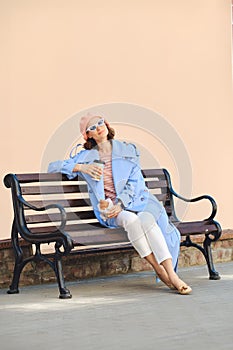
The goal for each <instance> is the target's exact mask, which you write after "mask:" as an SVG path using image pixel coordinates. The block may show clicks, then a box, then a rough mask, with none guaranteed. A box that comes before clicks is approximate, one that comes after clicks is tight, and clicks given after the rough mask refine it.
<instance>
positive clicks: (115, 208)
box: [107, 204, 122, 218]
mask: <svg viewBox="0 0 233 350" xmlns="http://www.w3.org/2000/svg"><path fill="white" fill-rule="evenodd" d="M121 211H122V207H121V205H120V204H115V205H113V206H112V207H111V209H109V210H108V212H107V217H108V218H115V217H116V216H117V215H118V214H120V212H121Z"/></svg>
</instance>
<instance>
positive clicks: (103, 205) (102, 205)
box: [99, 199, 109, 210]
mask: <svg viewBox="0 0 233 350" xmlns="http://www.w3.org/2000/svg"><path fill="white" fill-rule="evenodd" d="M99 205H100V209H101V210H105V209H107V208H108V206H109V201H106V200H105V199H101V200H100V202H99Z"/></svg>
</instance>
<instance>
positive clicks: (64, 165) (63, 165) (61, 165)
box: [48, 151, 82, 180]
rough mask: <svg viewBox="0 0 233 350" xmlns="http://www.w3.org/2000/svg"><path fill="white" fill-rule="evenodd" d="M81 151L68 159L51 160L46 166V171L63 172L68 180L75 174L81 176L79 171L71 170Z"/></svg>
mask: <svg viewBox="0 0 233 350" xmlns="http://www.w3.org/2000/svg"><path fill="white" fill-rule="evenodd" d="M81 152H82V151H81ZM81 152H80V153H78V154H77V155H76V156H74V157H70V158H69V159H65V160H57V161H55V162H51V163H50V164H49V166H48V172H49V173H62V174H65V175H66V176H67V177H68V179H70V180H71V179H73V178H75V177H76V176H77V175H80V176H82V173H81V172H73V169H74V167H75V165H76V164H77V163H78V162H79V159H80V154H81Z"/></svg>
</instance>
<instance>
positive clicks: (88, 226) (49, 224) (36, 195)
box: [4, 169, 221, 299]
mask: <svg viewBox="0 0 233 350" xmlns="http://www.w3.org/2000/svg"><path fill="white" fill-rule="evenodd" d="M142 173H143V176H144V177H145V179H146V184H147V186H148V188H149V190H150V191H151V192H152V193H153V194H154V195H156V196H157V198H158V199H159V200H160V201H161V202H163V205H164V207H165V208H166V211H167V214H168V216H169V218H170V220H171V221H172V222H173V223H174V224H175V225H176V226H177V227H178V229H179V231H180V233H181V236H182V238H183V239H182V242H181V245H183V246H186V247H195V248H197V249H199V250H200V251H201V252H202V253H203V255H204V257H205V259H206V263H207V267H208V271H209V278H210V279H213V280H217V279H220V276H219V274H218V272H217V271H216V270H215V268H214V264H213V259H212V252H211V243H212V242H214V241H217V240H218V239H219V237H220V236H221V227H220V225H219V223H218V222H216V221H214V220H213V219H214V217H215V214H216V211H217V206H216V203H215V201H214V199H213V198H212V197H210V196H208V195H204V196H200V197H197V198H194V199H185V198H183V197H181V196H180V195H178V194H177V193H176V192H175V191H174V190H173V188H172V185H171V180H170V175H169V173H168V171H167V170H166V169H146V170H143V171H142ZM4 183H5V186H6V187H7V188H11V193H12V202H13V208H14V220H13V224H12V232H11V241H12V246H13V249H14V253H15V267H14V273H13V279H12V283H11V286H10V289H9V290H8V293H9V294H13V293H18V292H19V290H18V285H19V278H20V274H21V271H22V269H23V268H24V266H25V265H26V264H28V263H29V262H32V261H41V260H42V261H45V262H47V263H48V264H49V265H50V266H51V267H52V268H53V270H54V272H55V274H56V278H57V282H58V287H59V292H60V295H59V297H60V298H63V299H65V298H71V294H70V291H69V290H68V289H67V288H66V286H65V281H64V277H63V271H62V257H63V256H64V255H68V254H70V253H71V254H82V253H87V252H92V253H93V252H99V251H115V250H116V249H118V250H119V249H122V250H123V249H133V247H132V246H131V244H130V242H129V241H128V239H127V234H126V232H125V231H124V230H123V229H121V228H119V229H118V228H117V229H109V228H105V227H103V226H101V225H100V224H99V223H98V221H97V220H96V218H95V216H94V212H93V210H92V207H91V204H90V200H89V197H88V193H87V185H86V183H85V182H84V181H82V180H81V179H79V178H78V177H77V178H75V179H74V180H68V179H67V177H66V176H65V175H62V174H60V173H55V174H47V173H36V174H34V173H31V174H30V173H29V174H17V175H16V174H8V175H6V176H5V178H4ZM174 196H175V197H177V198H179V199H181V200H184V201H186V202H196V201H199V200H203V199H207V200H209V201H210V203H211V205H212V213H211V215H210V216H209V217H208V218H207V219H205V220H202V221H193V222H180V221H179V220H178V218H177V216H176V214H175V208H174ZM200 234H202V235H203V238H204V240H203V244H202V245H199V244H196V243H195V242H193V241H192V239H191V238H192V237H195V235H200ZM22 239H23V240H25V241H26V242H28V244H32V246H33V247H34V253H33V254H32V256H30V257H24V256H23V252H22V249H21V247H20V242H19V241H21V240H22ZM45 243H50V244H51V243H54V250H53V252H52V253H48V254H46V253H42V250H41V245H42V244H45Z"/></svg>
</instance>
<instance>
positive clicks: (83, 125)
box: [79, 113, 109, 140]
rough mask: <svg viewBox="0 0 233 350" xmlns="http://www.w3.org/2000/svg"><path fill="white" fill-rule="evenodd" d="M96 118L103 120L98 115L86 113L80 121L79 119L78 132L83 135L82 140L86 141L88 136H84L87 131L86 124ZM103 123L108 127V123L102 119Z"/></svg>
mask: <svg viewBox="0 0 233 350" xmlns="http://www.w3.org/2000/svg"><path fill="white" fill-rule="evenodd" d="M96 117H100V118H103V117H102V116H100V115H98V114H91V113H87V114H86V115H84V116H83V117H82V118H81V119H80V123H79V127H80V132H81V134H82V135H83V138H84V140H87V139H88V136H87V134H86V129H87V124H88V123H89V121H90V120H91V119H93V118H96ZM104 122H105V124H106V125H107V126H108V127H109V123H108V121H107V120H106V119H105V118H104Z"/></svg>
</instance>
